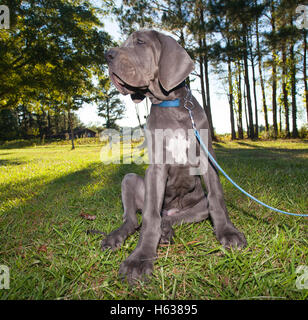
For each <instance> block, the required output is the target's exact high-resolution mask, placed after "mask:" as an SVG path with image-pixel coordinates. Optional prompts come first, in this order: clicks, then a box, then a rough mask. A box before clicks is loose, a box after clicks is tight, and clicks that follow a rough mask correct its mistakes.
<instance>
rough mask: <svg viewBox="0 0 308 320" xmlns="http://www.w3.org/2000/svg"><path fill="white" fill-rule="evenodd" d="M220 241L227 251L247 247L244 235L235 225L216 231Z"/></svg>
mask: <svg viewBox="0 0 308 320" xmlns="http://www.w3.org/2000/svg"><path fill="white" fill-rule="evenodd" d="M216 236H217V239H218V241H219V242H220V243H221V244H222V245H223V246H224V247H225V248H227V249H229V248H238V249H242V248H245V247H246V246H247V241H246V238H245V236H244V234H243V233H241V232H239V231H238V230H237V229H236V228H235V227H234V226H233V225H227V226H225V227H224V228H222V229H219V230H217V231H216Z"/></svg>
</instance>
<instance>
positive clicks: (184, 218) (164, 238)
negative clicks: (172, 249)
mask: <svg viewBox="0 0 308 320" xmlns="http://www.w3.org/2000/svg"><path fill="white" fill-rule="evenodd" d="M208 217H209V210H208V201H207V198H206V196H204V197H203V198H202V200H201V201H200V202H198V203H197V204H196V205H195V206H193V207H191V208H188V209H185V210H181V211H179V212H177V213H174V214H172V212H171V214H170V215H168V214H165V215H163V218H162V223H161V229H162V235H161V238H160V243H172V238H173V236H174V231H173V229H172V225H174V224H181V223H183V222H184V223H192V222H199V221H202V220H205V219H207V218H208Z"/></svg>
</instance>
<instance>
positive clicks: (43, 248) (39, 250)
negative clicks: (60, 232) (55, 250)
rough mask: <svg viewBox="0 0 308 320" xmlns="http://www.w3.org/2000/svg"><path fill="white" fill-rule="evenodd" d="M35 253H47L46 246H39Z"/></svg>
mask: <svg viewBox="0 0 308 320" xmlns="http://www.w3.org/2000/svg"><path fill="white" fill-rule="evenodd" d="M37 252H47V246H46V245H45V244H43V245H41V246H40V247H39V248H38V249H37Z"/></svg>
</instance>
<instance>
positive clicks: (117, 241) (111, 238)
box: [101, 230, 125, 251]
mask: <svg viewBox="0 0 308 320" xmlns="http://www.w3.org/2000/svg"><path fill="white" fill-rule="evenodd" d="M124 240H125V237H124V236H123V235H122V234H121V233H120V232H117V230H116V231H113V232H111V233H110V234H109V235H108V236H107V237H106V238H105V239H104V240H103V241H102V245H101V248H102V250H103V251H105V250H107V249H111V250H113V251H114V250H116V249H119V248H120V247H121V244H122V243H123V241H124Z"/></svg>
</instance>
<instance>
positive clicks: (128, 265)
mask: <svg viewBox="0 0 308 320" xmlns="http://www.w3.org/2000/svg"><path fill="white" fill-rule="evenodd" d="M106 59H107V62H108V66H109V74H110V78H111V80H112V81H113V83H114V84H115V86H116V87H117V88H118V90H119V91H120V92H121V93H122V94H124V95H127V94H130V95H131V97H132V99H133V100H134V101H135V102H140V101H142V99H144V97H149V98H150V100H151V102H152V103H153V104H157V103H160V102H162V101H164V100H174V99H177V98H179V99H180V107H177V108H175V107H169V108H168V107H167V108H166V107H164V108H162V107H157V106H153V105H152V108H151V112H150V116H149V119H148V121H147V129H148V130H149V132H150V135H152V138H153V139H154V130H155V129H172V130H176V129H185V130H186V131H187V130H188V129H191V120H190V118H189V114H188V111H187V110H186V109H185V108H184V98H185V96H186V95H187V92H188V91H187V90H188V89H187V87H185V86H183V81H184V80H185V79H186V77H187V76H188V75H189V73H190V72H191V71H192V70H193V68H194V64H193V61H192V60H191V59H190V57H189V55H188V54H187V53H186V51H185V50H184V49H183V48H182V47H181V46H180V45H178V43H177V42H176V41H175V40H174V39H173V38H171V37H169V36H166V35H164V34H162V33H159V32H157V31H153V30H141V31H137V32H135V33H133V34H132V35H131V36H130V37H129V38H128V39H127V40H126V41H125V42H124V44H123V45H121V46H120V47H117V48H113V49H111V50H109V51H108V52H107V53H106ZM192 102H193V108H194V110H193V114H194V119H195V122H196V126H197V129H198V130H200V129H207V130H209V123H208V120H207V117H206V114H205V112H204V110H203V109H202V107H201V106H200V105H199V103H198V102H197V100H196V99H195V98H194V97H192ZM208 132H209V131H208ZM152 141H154V140H152ZM154 147H155V146H154V144H153V145H152V146H151V148H153V149H152V155H153V156H155V148H154ZM208 148H209V151H210V152H211V154H212V155H213V156H215V154H214V150H213V148H212V141H211V136H210V135H209V136H208ZM150 151H151V150H150ZM163 151H164V152H165V153H166V154H167V153H168V151H167V150H166V148H165V149H164V150H163ZM156 152H157V150H156ZM197 152H200V150H197ZM201 161H203V162H204V163H205V164H208V163H207V161H208V160H207V158H205V157H204V156H203V155H202V157H201ZM190 168H191V165H190V164H166V163H163V164H150V165H149V167H148V169H147V170H146V173H145V177H144V178H143V177H140V176H138V175H136V174H133V173H130V174H127V175H126V176H125V177H124V179H123V181H122V202H123V207H124V223H123V225H122V226H121V227H120V228H119V229H117V230H114V231H113V232H111V233H110V234H109V235H108V236H107V237H106V238H105V239H104V240H103V242H102V249H103V250H106V249H107V248H111V249H116V248H118V247H120V246H121V244H122V243H123V241H125V239H126V238H127V237H128V236H129V235H130V234H132V233H134V232H135V231H136V230H137V228H138V221H137V215H136V212H137V211H142V227H141V233H140V239H139V242H138V245H137V247H136V249H135V250H134V251H133V252H132V254H131V255H130V256H129V257H128V258H127V259H126V260H125V261H124V262H123V263H122V264H121V266H120V271H119V273H120V275H121V276H123V277H127V279H128V280H129V281H130V282H132V281H134V280H136V279H143V278H144V276H146V275H150V274H151V273H152V270H153V262H154V260H155V257H156V250H157V246H158V244H159V242H161V243H168V242H171V241H172V237H173V235H174V231H173V229H172V225H174V224H179V223H182V222H198V221H202V220H204V219H206V218H208V217H210V218H211V220H212V222H213V225H214V232H215V234H216V237H217V239H218V240H219V242H220V243H221V244H222V245H223V246H225V247H227V248H228V247H244V246H246V245H247V243H246V239H245V237H244V235H243V234H242V233H241V232H239V231H238V230H237V229H236V228H235V227H234V225H233V224H232V223H231V221H230V219H229V216H228V212H227V208H226V205H225V202H224V196H223V190H222V186H221V183H220V181H219V176H218V174H217V171H216V169H215V167H214V166H213V165H212V164H211V163H209V165H208V170H207V172H206V173H205V174H204V175H203V176H202V178H203V179H204V182H205V185H206V189H207V194H205V193H204V191H203V188H202V185H201V179H200V176H194V175H190V174H189V169H190Z"/></svg>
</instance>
